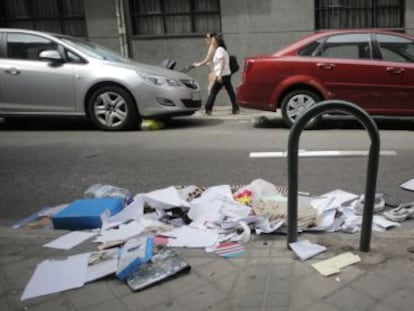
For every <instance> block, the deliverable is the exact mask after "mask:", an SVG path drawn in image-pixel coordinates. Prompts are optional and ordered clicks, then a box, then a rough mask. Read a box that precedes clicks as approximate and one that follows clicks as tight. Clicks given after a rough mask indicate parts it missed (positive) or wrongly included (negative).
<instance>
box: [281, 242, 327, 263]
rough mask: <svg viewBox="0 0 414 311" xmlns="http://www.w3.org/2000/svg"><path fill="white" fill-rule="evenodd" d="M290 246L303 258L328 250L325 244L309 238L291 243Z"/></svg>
mask: <svg viewBox="0 0 414 311" xmlns="http://www.w3.org/2000/svg"><path fill="white" fill-rule="evenodd" d="M289 246H290V248H291V249H292V250H293V251H294V252H295V254H296V255H297V256H298V257H299V258H300V259H301V260H307V259H309V258H311V257H313V256H316V255H318V254H320V253H322V252H324V251H326V247H325V246H323V245H319V244H315V243H311V242H309V240H305V241H300V242H294V243H289Z"/></svg>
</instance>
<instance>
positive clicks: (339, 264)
mask: <svg viewBox="0 0 414 311" xmlns="http://www.w3.org/2000/svg"><path fill="white" fill-rule="evenodd" d="M360 261H361V258H360V257H359V256H358V255H355V254H353V253H351V252H347V253H343V254H341V255H337V256H335V257H332V258H329V259H326V260H322V261H318V262H315V263H313V264H312V267H314V268H315V269H316V270H317V271H318V272H319V273H321V274H322V275H323V276H330V275H332V274H336V273H339V272H340V271H341V269H342V268H345V267H347V266H350V265H353V264H355V263H357V262H360Z"/></svg>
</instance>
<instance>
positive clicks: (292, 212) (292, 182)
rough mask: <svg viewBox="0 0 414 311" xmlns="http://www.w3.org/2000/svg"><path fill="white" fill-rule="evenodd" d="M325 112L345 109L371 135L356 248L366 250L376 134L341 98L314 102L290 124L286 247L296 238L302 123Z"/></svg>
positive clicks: (370, 121)
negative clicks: (358, 240)
mask: <svg viewBox="0 0 414 311" xmlns="http://www.w3.org/2000/svg"><path fill="white" fill-rule="evenodd" d="M328 111H340V112H346V113H349V114H351V115H353V116H355V117H356V118H357V119H358V121H359V122H360V123H361V124H362V125H363V126H364V127H365V129H366V130H368V133H369V136H370V138H371V146H370V149H369V155H368V169H367V179H366V184H365V199H364V202H365V203H364V211H363V217H362V228H361V238H360V246H359V249H360V251H362V252H369V250H370V243H371V231H372V218H373V214H374V201H375V189H376V183H377V175H378V164H379V152H380V137H379V133H378V128H377V125H376V124H375V122H374V120H373V119H372V118H371V117H370V116H369V115H368V114H367V113H366V112H365V111H364V110H362V109H361V108H359V107H358V106H356V105H355V104H353V103H351V102H347V101H342V100H327V101H322V102H320V103H317V104H316V105H314V106H313V107H311V108H309V110H306V111H305V112H304V113H303V115H301V116H300V117H299V118H298V119H297V120H296V122H295V123H294V124H293V126H292V128H291V130H290V133H289V141H288V155H287V157H288V211H287V217H288V224H287V246H288V248H289V243H292V242H296V241H297V218H298V147H299V138H300V134H301V132H302V131H303V129H304V128H305V126H306V124H307V123H308V122H309V121H310V120H311V119H312V118H315V117H319V116H321V115H323V114H324V113H326V112H328Z"/></svg>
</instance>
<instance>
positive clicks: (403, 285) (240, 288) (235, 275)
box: [0, 227, 414, 311]
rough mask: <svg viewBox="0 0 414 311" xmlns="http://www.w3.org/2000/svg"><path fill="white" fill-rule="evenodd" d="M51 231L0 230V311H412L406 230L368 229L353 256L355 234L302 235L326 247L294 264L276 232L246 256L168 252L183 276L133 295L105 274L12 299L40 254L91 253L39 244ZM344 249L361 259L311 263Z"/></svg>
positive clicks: (412, 258)
mask: <svg viewBox="0 0 414 311" xmlns="http://www.w3.org/2000/svg"><path fill="white" fill-rule="evenodd" d="M63 233H65V232H64V231H58V230H31V231H24V230H15V229H12V228H9V227H0V249H1V253H0V262H1V270H0V310H42V311H48V310H100V311H105V310H108V311H109V310H111V311H113V310H117V311H118V310H121V311H122V310H131V311H132V310H152V311H155V310H170V311H185V310H189V311H193V310H194V311H196V310H218V311H220V310H223V311H227V310H243V311H244V310H246V311H247V310H249V311H255V310H261V311H267V310H269V311H270V310H272V311H281V310H295V311H296V310H297V311H305V310H306V311H314V310H315V311H316V310H317V311H335V310H349V311H354V310H374V311H375V310H376V311H385V310H407V311H408V310H409V311H411V310H413V307H412V306H413V305H414V295H412V292H413V291H414V254H413V253H410V252H408V251H407V247H409V246H414V239H413V238H412V237H413V230H411V229H410V230H404V229H401V228H400V229H394V230H392V231H389V232H385V233H381V234H378V233H374V234H373V238H372V243H371V252H369V253H360V252H359V251H358V247H359V234H354V235H347V234H343V233H336V234H328V233H322V234H302V235H300V236H299V240H304V239H309V240H310V241H312V242H316V243H320V244H322V245H325V246H327V248H328V251H327V252H325V253H323V254H321V255H319V256H317V257H316V258H314V259H312V260H308V261H305V262H302V261H300V260H298V259H296V258H295V255H294V253H293V252H291V251H288V250H287V249H286V238H285V236H282V235H262V236H252V239H253V240H251V241H250V242H249V243H247V244H246V245H245V247H246V253H245V254H244V255H243V256H241V257H238V258H234V259H223V258H220V257H217V256H216V255H213V254H206V253H205V252H204V250H202V249H175V250H176V251H177V253H179V254H180V255H182V257H183V258H184V259H185V260H186V261H187V262H188V263H189V264H190V265H191V266H192V269H191V271H190V272H189V273H186V274H184V275H181V276H178V277H177V278H175V279H172V280H169V281H166V282H164V283H162V284H161V285H157V286H154V287H151V288H148V289H145V290H143V291H141V292H136V293H134V292H132V291H131V290H130V289H129V288H128V287H127V285H126V284H124V283H123V282H121V281H120V280H118V279H116V278H115V277H113V276H111V277H108V278H106V279H103V280H98V281H96V282H93V283H89V284H86V285H85V286H84V287H82V288H79V289H76V290H71V291H67V292H64V293H58V294H52V295H47V296H43V297H39V298H34V299H29V300H26V301H24V302H21V301H20V296H21V295H22V292H23V289H24V287H25V286H26V284H27V282H28V281H29V279H30V277H31V275H32V273H33V272H34V269H35V267H36V265H37V264H38V263H40V262H41V261H42V260H44V259H51V258H63V257H64V256H67V255H70V254H77V253H82V252H85V251H89V250H95V245H94V244H93V243H92V242H90V241H87V242H85V243H83V244H81V245H80V246H78V247H76V248H74V249H73V250H70V251H63V250H53V249H48V248H43V247H42V245H43V244H44V243H46V242H49V241H51V240H52V239H54V238H56V237H58V236H60V235H62V234H63ZM346 251H352V252H353V253H355V254H358V255H360V256H361V259H362V261H361V262H360V263H357V264H355V265H352V266H349V267H346V268H344V269H342V271H341V273H340V274H337V275H334V276H331V277H324V276H322V275H320V274H319V272H317V271H316V270H314V269H313V268H312V267H311V263H312V262H315V261H318V260H321V259H326V258H330V257H332V256H334V255H337V254H341V253H343V252H346Z"/></svg>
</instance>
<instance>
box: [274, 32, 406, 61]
mask: <svg viewBox="0 0 414 311" xmlns="http://www.w3.org/2000/svg"><path fill="white" fill-rule="evenodd" d="M347 33H377V34H390V35H399V36H403V37H406V38H410V39H414V38H413V37H410V36H409V35H407V34H404V33H401V32H396V31H392V30H389V29H372V28H367V29H362V28H358V29H329V30H318V31H315V32H313V33H311V34H308V35H307V36H304V37H302V38H300V39H298V40H296V41H295V42H293V43H292V44H290V45H288V46H286V47H284V48H282V49H280V50H278V51H276V52H275V53H274V54H273V56H279V55H283V54H288V53H289V52H292V51H295V50H297V49H298V48H300V47H302V46H305V45H306V44H308V43H311V42H313V41H315V40H318V39H320V38H323V37H327V36H331V35H338V34H347Z"/></svg>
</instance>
